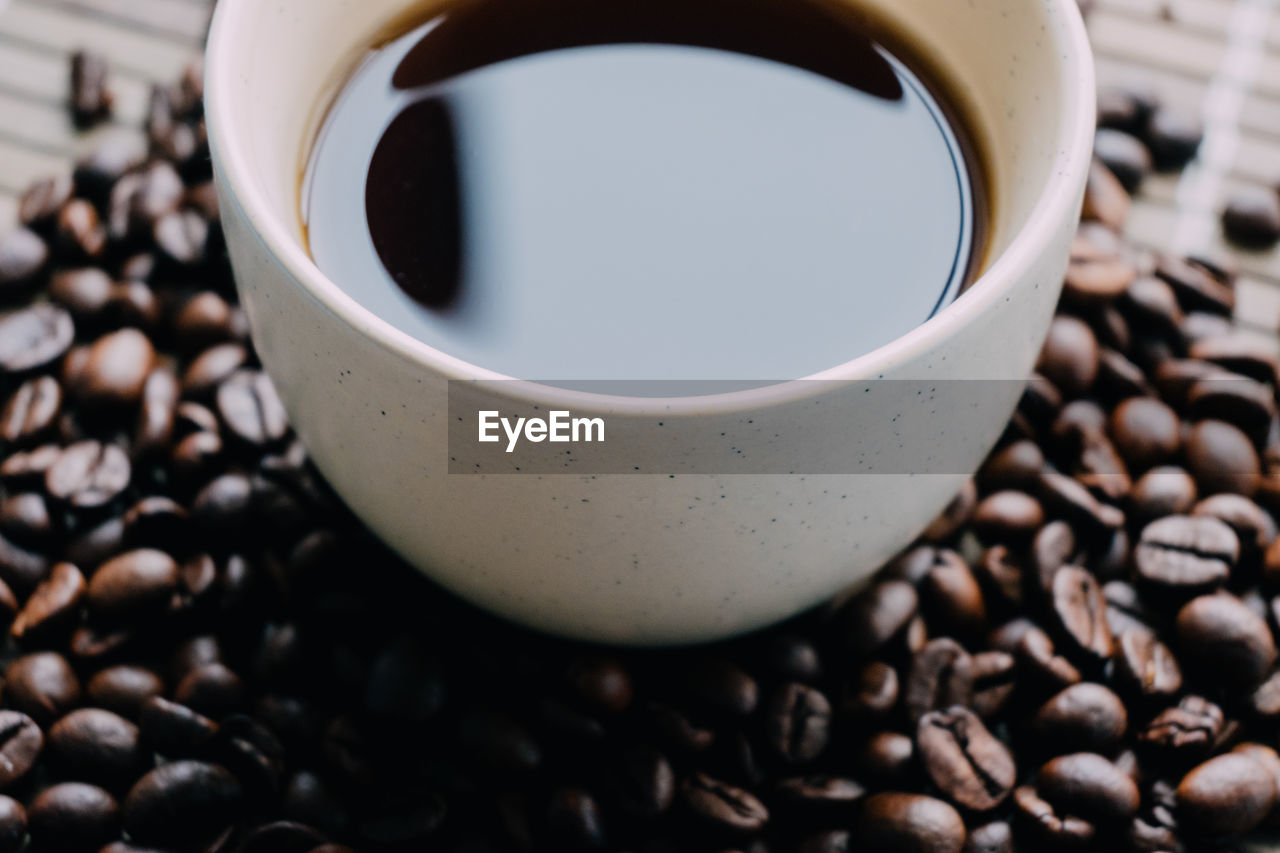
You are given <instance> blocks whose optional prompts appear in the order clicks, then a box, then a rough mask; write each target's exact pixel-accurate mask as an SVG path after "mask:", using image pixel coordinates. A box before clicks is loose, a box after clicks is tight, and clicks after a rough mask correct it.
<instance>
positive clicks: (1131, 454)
mask: <svg viewBox="0 0 1280 853" xmlns="http://www.w3.org/2000/svg"><path fill="white" fill-rule="evenodd" d="M1108 429H1109V432H1110V434H1111V439H1112V441H1113V442H1114V443H1115V446H1116V450H1117V451H1119V453H1120V455H1121V456H1122V457H1124V460H1125V462H1126V463H1128V465H1129V466H1130V467H1131V468H1133V469H1135V470H1138V471H1145V470H1146V469H1148V468H1152V467H1154V466H1156V465H1161V464H1163V463H1165V462H1166V461H1168V460H1170V459H1172V458H1174V456H1175V455H1176V454H1177V452H1178V449H1179V447H1180V446H1181V444H1182V425H1181V423H1180V422H1179V421H1178V415H1177V414H1176V413H1175V412H1174V411H1173V409H1171V408H1169V406H1167V405H1166V404H1164V403H1162V402H1161V401H1159V400H1156V399H1154V398H1152V397H1130V398H1129V399H1127V400H1125V401H1123V402H1122V403H1120V405H1118V406H1116V408H1115V409H1114V410H1113V411H1112V413H1111V416H1110V420H1109V423H1108Z"/></svg>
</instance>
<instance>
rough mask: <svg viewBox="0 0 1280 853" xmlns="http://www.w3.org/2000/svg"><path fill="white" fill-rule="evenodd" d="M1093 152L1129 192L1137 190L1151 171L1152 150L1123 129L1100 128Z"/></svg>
mask: <svg viewBox="0 0 1280 853" xmlns="http://www.w3.org/2000/svg"><path fill="white" fill-rule="evenodd" d="M1093 153H1094V156H1096V157H1097V158H1098V159H1099V160H1101V161H1102V162H1103V163H1104V164H1105V165H1106V167H1107V168H1108V169H1110V170H1111V172H1112V174H1114V175H1115V176H1116V178H1117V179H1119V181H1120V183H1121V185H1122V186H1124V188H1125V191H1126V192H1128V193H1134V192H1137V190H1138V187H1139V186H1141V185H1142V179H1143V178H1145V177H1146V176H1147V173H1148V172H1150V171H1151V165H1152V164H1151V152H1150V151H1148V150H1147V146H1145V145H1143V144H1142V141H1141V140H1139V139H1137V138H1136V137H1133V136H1130V135H1129V134H1127V133H1125V132H1124V131H1122V130H1113V129H1111V128H1105V127H1104V128H1101V129H1099V130H1098V134H1097V136H1096V137H1095V138H1094V141H1093Z"/></svg>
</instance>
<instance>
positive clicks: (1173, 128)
mask: <svg viewBox="0 0 1280 853" xmlns="http://www.w3.org/2000/svg"><path fill="white" fill-rule="evenodd" d="M1203 138H1204V126H1203V125H1202V124H1201V123H1200V120H1199V118H1198V117H1197V116H1195V115H1193V114H1191V113H1188V112H1185V111H1183V110H1181V109H1178V108H1176V107H1168V106H1160V107H1157V108H1156V109H1155V111H1154V112H1152V113H1151V118H1150V120H1149V121H1148V122H1147V128H1146V140H1147V145H1148V146H1149V147H1150V148H1151V155H1152V158H1153V159H1154V160H1155V164H1156V167H1157V168H1159V169H1161V170H1162V171H1169V170H1172V169H1180V168H1182V167H1183V166H1185V165H1186V164H1187V163H1189V162H1191V160H1192V158H1194V157H1195V156H1196V152H1197V151H1198V150H1199V148H1200V141H1201V139H1203Z"/></svg>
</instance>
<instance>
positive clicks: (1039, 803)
mask: <svg viewBox="0 0 1280 853" xmlns="http://www.w3.org/2000/svg"><path fill="white" fill-rule="evenodd" d="M1013 801H1014V819H1015V821H1016V826H1017V827H1018V837H1019V838H1022V839H1024V840H1028V841H1033V842H1034V843H1037V844H1046V845H1048V846H1049V848H1050V849H1054V850H1063V851H1067V850H1080V851H1091V850H1094V849H1095V844H1094V839H1095V837H1096V835H1097V829H1096V828H1095V827H1094V825H1093V824H1092V823H1089V822H1088V821H1086V820H1083V819H1081V818H1079V817H1075V816H1074V815H1060V814H1059V813H1058V812H1057V811H1055V809H1054V807H1053V805H1052V804H1051V803H1049V802H1048V801H1047V800H1045V799H1043V798H1041V797H1040V795H1039V794H1037V793H1036V789H1035V788H1033V787H1032V786H1030V785H1023V786H1021V787H1019V788H1017V789H1016V790H1014V792H1013Z"/></svg>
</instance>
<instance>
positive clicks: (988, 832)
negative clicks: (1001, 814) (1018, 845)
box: [964, 820, 1014, 853]
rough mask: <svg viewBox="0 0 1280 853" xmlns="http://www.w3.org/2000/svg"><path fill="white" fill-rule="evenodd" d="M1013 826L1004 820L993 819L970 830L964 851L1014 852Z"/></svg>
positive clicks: (968, 852)
mask: <svg viewBox="0 0 1280 853" xmlns="http://www.w3.org/2000/svg"><path fill="white" fill-rule="evenodd" d="M1013 850H1014V848H1013V828H1012V827H1011V826H1009V824H1008V823H1007V822H1005V821H1003V820H993V821H992V822H991V823H984V824H982V825H981V826H977V827H974V828H973V829H971V830H969V837H968V838H967V839H965V842H964V853H1013Z"/></svg>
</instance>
